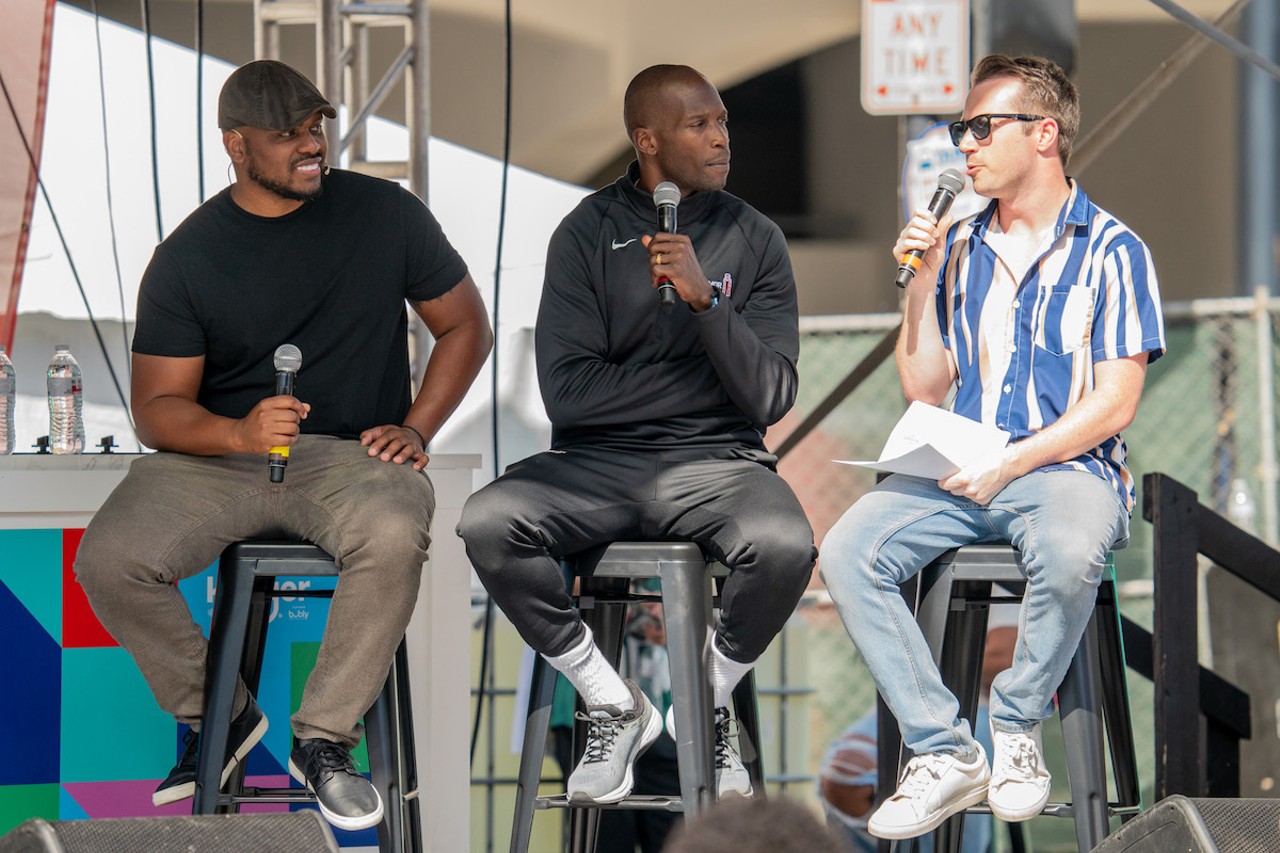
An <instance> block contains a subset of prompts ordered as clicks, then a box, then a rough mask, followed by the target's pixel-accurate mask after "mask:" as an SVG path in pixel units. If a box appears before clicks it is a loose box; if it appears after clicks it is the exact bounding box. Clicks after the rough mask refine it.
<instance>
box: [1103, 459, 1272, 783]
mask: <svg viewBox="0 0 1280 853" xmlns="http://www.w3.org/2000/svg"><path fill="white" fill-rule="evenodd" d="M1142 517H1143V518H1145V519H1146V520H1147V521H1149V522H1151V525H1152V527H1153V528H1154V530H1153V534H1152V549H1153V555H1152V556H1153V561H1152V580H1153V581H1154V586H1155V602H1154V603H1155V613H1154V622H1153V627H1152V632H1151V633H1147V632H1146V631H1145V630H1143V629H1142V628H1140V627H1138V626H1137V625H1134V624H1133V623H1131V622H1129V621H1128V620H1124V625H1123V631H1124V644H1125V654H1126V657H1127V659H1128V663H1129V666H1130V667H1132V668H1133V669H1134V670H1136V671H1138V672H1139V673H1141V674H1143V675H1146V676H1148V677H1149V678H1151V680H1152V681H1153V682H1154V683H1155V709H1154V710H1155V735H1156V742H1155V752H1156V780H1155V782H1156V791H1155V799H1156V800H1163V799H1164V798H1165V797H1167V796H1169V795H1171V794H1184V795H1186V796H1188V797H1204V796H1208V797H1238V796H1240V741H1241V740H1245V739H1248V738H1249V737H1251V736H1252V726H1251V723H1250V698H1249V694H1248V693H1246V692H1244V691H1243V690H1240V689H1239V688H1238V687H1236V686H1235V685H1233V684H1231V683H1230V682H1228V681H1226V680H1225V679H1223V678H1221V677H1220V676H1218V675H1216V674H1215V673H1214V672H1212V671H1211V670H1208V669H1205V668H1203V667H1201V666H1200V665H1199V663H1198V658H1197V651H1198V648H1199V629H1198V625H1197V619H1198V594H1199V586H1198V582H1197V578H1198V555H1200V554H1203V555H1204V556H1205V557H1207V558H1209V559H1210V560H1212V561H1213V562H1214V563H1215V564H1217V565H1218V566H1219V567H1220V568H1221V569H1222V570H1223V571H1225V572H1227V573H1229V574H1231V575H1233V576H1235V577H1237V578H1239V579H1240V580H1243V581H1244V582H1246V583H1248V584H1249V585H1251V586H1252V587H1253V588H1254V589H1256V590H1258V591H1259V592H1261V593H1262V594H1263V595H1266V596H1268V597H1269V598H1271V599H1272V600H1273V601H1280V551H1277V550H1275V549H1274V548H1272V547H1271V546H1270V545H1268V544H1267V543H1265V542H1263V541H1262V540H1261V539H1258V538H1257V537H1256V536H1253V535H1251V534H1250V533H1247V532H1246V531H1244V530H1241V529H1240V528H1238V527H1236V526H1235V525H1234V524H1232V523H1231V522H1229V521H1227V520H1226V519H1225V518H1223V517H1222V516H1221V515H1219V514H1218V513H1216V512H1214V511H1213V510H1212V509H1210V508H1209V507H1207V506H1204V505H1203V504H1201V503H1200V501H1199V498H1198V496H1197V495H1196V493H1195V491H1193V490H1192V489H1190V488H1189V487H1187V486H1186V485H1184V484H1182V483H1180V482H1178V481H1177V480H1175V479H1173V478H1172V477H1170V476H1169V475H1167V474H1159V473H1156V474H1147V475H1146V476H1145V477H1143V478H1142ZM1142 664H1145V671H1144V667H1143V666H1142Z"/></svg>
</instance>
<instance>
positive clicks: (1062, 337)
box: [1035, 285, 1097, 355]
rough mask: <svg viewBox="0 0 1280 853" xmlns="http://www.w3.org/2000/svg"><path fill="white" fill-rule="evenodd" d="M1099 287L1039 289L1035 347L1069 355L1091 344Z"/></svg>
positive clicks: (1061, 286)
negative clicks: (1095, 303) (1095, 301)
mask: <svg viewBox="0 0 1280 853" xmlns="http://www.w3.org/2000/svg"><path fill="white" fill-rule="evenodd" d="M1096 296H1097V288H1093V287H1084V286H1081V285H1055V286H1053V287H1049V288H1042V289H1041V290H1040V294H1039V299H1038V300H1037V303H1038V304H1037V310H1036V328H1035V342H1036V346H1038V347H1040V348H1041V349H1043V350H1046V351H1047V352H1050V353H1052V354H1054V355H1066V354H1067V353H1071V352H1075V351H1076V350H1078V349H1080V348H1082V347H1086V346H1088V345H1089V339H1090V331H1091V329H1092V327H1093V307H1094V299H1095V297H1096Z"/></svg>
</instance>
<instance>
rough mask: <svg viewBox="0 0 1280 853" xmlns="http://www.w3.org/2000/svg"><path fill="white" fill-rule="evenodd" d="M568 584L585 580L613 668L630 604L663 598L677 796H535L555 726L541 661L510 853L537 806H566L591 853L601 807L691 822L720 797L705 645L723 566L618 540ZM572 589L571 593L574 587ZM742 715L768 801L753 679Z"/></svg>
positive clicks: (520, 846) (551, 675) (757, 786)
mask: <svg viewBox="0 0 1280 853" xmlns="http://www.w3.org/2000/svg"><path fill="white" fill-rule="evenodd" d="M561 567H562V569H563V570H564V572H565V579H566V583H568V584H570V585H571V584H572V580H573V577H574V576H575V575H576V576H578V577H579V578H580V579H581V584H580V587H579V594H578V598H577V604H578V607H579V609H580V610H581V611H582V615H583V618H584V620H585V621H586V623H587V624H588V625H589V626H590V627H591V630H592V633H593V634H594V635H595V639H596V644H597V645H598V646H600V648H601V650H602V651H603V652H604V654H605V656H606V658H608V660H610V661H611V662H612V663H613V664H614V665H615V666H617V663H618V659H619V655H620V652H621V647H622V632H623V629H624V627H625V622H626V619H625V611H626V606H627V604H628V603H631V602H635V601H653V600H660V601H662V603H663V605H662V607H663V615H664V619H665V622H666V631H667V653H668V656H669V660H670V665H671V702H672V706H673V707H674V709H675V710H674V712H673V713H674V715H675V723H676V735H677V737H676V760H677V762H678V765H679V773H680V795H679V796H675V795H671V796H653V795H631V796H628V797H626V798H625V799H623V800H622V801H621V802H619V803H614V804H611V805H596V804H593V805H585V806H583V805H578V804H575V803H570V802H569V801H568V797H567V795H566V794H558V795H556V796H551V797H539V796H538V782H539V779H540V777H541V775H542V760H543V757H544V755H545V752H546V737H547V730H548V726H549V725H550V722H551V698H552V694H553V693H554V691H555V681H556V678H555V677H556V671H555V670H554V669H553V668H552V667H551V665H550V664H548V663H547V662H546V660H545V659H544V658H543V657H542V656H541V655H538V656H537V657H536V661H535V664H534V668H533V682H532V685H531V688H530V691H529V713H528V718H527V719H526V721H525V730H524V732H525V733H524V748H523V750H522V752H521V755H520V772H519V777H518V780H517V783H516V807H515V816H514V820H513V823H512V829H511V851H512V853H525V851H527V850H528V849H529V840H530V835H531V833H532V830H533V812H534V810H535V809H553V808H568V809H569V810H570V812H569V821H570V824H569V827H570V828H569V849H570V850H573V851H581V852H582V853H590V851H593V850H594V849H595V839H596V829H597V825H598V822H599V815H600V810H601V809H665V810H668V811H679V812H683V813H684V814H685V816H686V817H689V816H692V815H694V814H697V812H698V811H699V810H701V809H703V808H705V807H706V806H708V805H710V804H711V802H712V801H714V799H715V759H714V757H713V754H712V753H713V747H714V743H715V741H714V736H713V733H712V721H711V715H712V711H713V710H714V709H713V708H712V707H711V689H710V687H709V685H708V683H707V672H706V663H705V661H704V660H703V657H702V654H703V646H704V644H705V642H706V630H707V626H708V625H709V624H711V609H712V606H713V604H714V598H715V594H716V592H715V590H714V589H713V586H714V585H715V583H716V579H717V578H723V577H724V576H725V575H727V574H728V569H727V568H725V567H724V566H722V565H720V564H718V563H715V562H712V561H708V560H707V558H706V557H705V556H704V555H703V553H702V549H701V548H699V547H698V546H697V545H695V544H693V543H690V542H615V543H613V544H611V545H608V546H607V547H604V548H600V549H596V550H594V551H591V552H588V553H586V554H580V555H576V556H575V557H573V558H571V559H569V560H565V561H562V563H561ZM640 578H657V579H658V581H659V583H660V586H661V593H660V594H659V595H656V596H655V595H644V594H633V593H632V592H631V591H630V582H631V581H632V580H635V579H640ZM570 588H572V586H570ZM733 707H734V711H735V713H736V715H737V718H738V729H739V734H738V745H739V751H740V753H741V757H742V761H743V764H744V765H745V766H746V768H747V772H748V775H749V776H750V778H751V786H752V788H753V789H754V791H755V796H764V770H763V765H762V763H761V761H760V737H759V730H760V727H759V721H758V712H757V708H756V691H755V678H754V676H753V674H752V673H748V674H747V675H746V677H744V678H743V679H742V681H741V682H740V683H739V684H738V686H737V687H736V688H735V689H734V691H733ZM582 740H583V738H582V737H581V731H579V732H577V733H576V735H575V752H576V754H577V755H579V756H580V755H581V753H582V749H583V746H584V744H583V742H582Z"/></svg>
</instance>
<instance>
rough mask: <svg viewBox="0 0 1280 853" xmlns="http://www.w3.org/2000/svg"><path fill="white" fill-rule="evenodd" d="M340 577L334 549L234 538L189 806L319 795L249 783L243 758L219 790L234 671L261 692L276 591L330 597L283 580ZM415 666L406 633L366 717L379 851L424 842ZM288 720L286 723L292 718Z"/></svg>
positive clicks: (223, 576)
mask: <svg viewBox="0 0 1280 853" xmlns="http://www.w3.org/2000/svg"><path fill="white" fill-rule="evenodd" d="M336 575H338V567H337V565H336V564H335V563H334V561H333V557H331V556H329V554H328V553H326V552H325V551H324V550H323V549H322V548H319V547H317V546H315V545H311V544H308V543H305V542H292V541H288V542H286V541H244V542H236V543H233V544H232V545H230V546H228V547H227V548H226V550H224V551H223V552H222V557H221V560H220V561H219V564H218V588H217V592H216V594H215V596H214V605H213V620H212V622H211V625H210V629H209V656H208V665H207V674H206V681H205V698H204V717H203V722H202V726H201V732H200V751H199V758H198V764H197V770H196V792H195V799H194V802H193V804H192V809H191V811H192V814H215V813H219V812H235V811H239V806H240V804H241V803H246V802H269V803H296V802H314V801H315V795H314V794H311V793H310V792H308V791H306V790H305V789H297V788H281V789H272V788H246V787H245V786H244V762H241V764H240V766H239V767H237V768H236V771H235V773H234V774H233V775H232V777H231V779H230V780H228V783H227V787H228V793H221V792H220V791H219V787H220V786H219V781H220V777H221V771H222V766H221V764H222V762H221V756H223V755H225V754H226V747H227V737H228V730H229V728H230V724H231V714H232V706H233V705H234V702H235V690H236V679H237V676H238V677H239V678H242V679H243V680H244V683H245V686H246V687H248V688H249V690H250V692H256V691H257V687H258V679H259V676H260V675H261V673H262V656H263V649H264V646H265V641H266V635H267V625H268V623H269V621H270V619H269V616H270V600H271V598H273V597H275V596H278V595H283V596H293V597H298V596H313V597H331V596H332V595H333V592H332V591H331V590H297V589H289V590H281V591H279V592H277V591H276V590H275V580H276V578H279V577H323V576H336ZM408 673H409V666H408V655H407V652H406V649H405V644H404V641H403V640H401V642H400V647H399V648H398V649H397V650H396V655H395V660H394V661H393V663H392V665H391V670H390V672H389V673H388V674H387V681H386V683H385V684H384V685H383V688H382V692H381V694H379V696H378V698H377V699H376V700H375V701H374V703H373V707H371V708H370V709H369V710H368V711H367V712H366V713H365V715H364V724H365V746H366V747H367V749H368V752H369V769H370V776H371V778H372V782H373V785H374V787H375V788H377V789H378V793H379V795H380V796H381V797H382V802H383V808H384V810H385V813H384V815H383V819H382V822H381V823H379V824H378V849H379V850H380V851H383V853H392V852H393V851H394V853H400V851H409V850H412V851H420V850H422V824H421V817H420V815H419V807H418V800H417V797H418V782H417V764H416V760H415V758H414V744H413V718H412V712H411V707H410V703H409V682H408V677H409V676H408ZM284 722H285V724H286V725H287V724H288V720H285V721H284Z"/></svg>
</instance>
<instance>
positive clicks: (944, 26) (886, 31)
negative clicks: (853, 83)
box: [862, 0, 969, 115]
mask: <svg viewBox="0 0 1280 853" xmlns="http://www.w3.org/2000/svg"><path fill="white" fill-rule="evenodd" d="M968 81H969V0H862V108H863V109H864V110H866V111H867V112H869V113H871V114H872V115H909V114H925V115H941V114H945V113H955V112H959V111H960V110H961V109H963V108H964V97H965V94H966V92H967V91H968V87H969V86H968Z"/></svg>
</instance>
